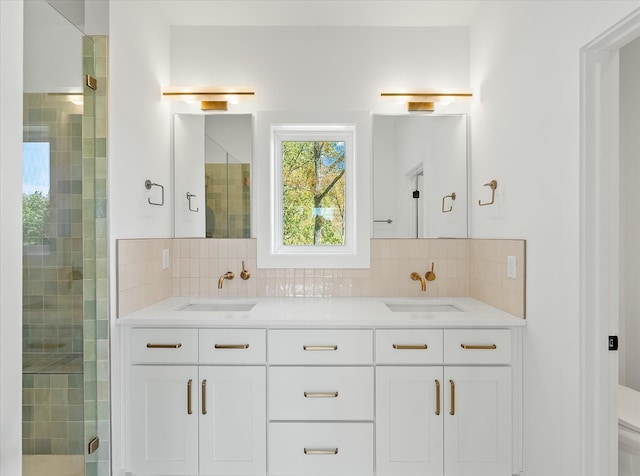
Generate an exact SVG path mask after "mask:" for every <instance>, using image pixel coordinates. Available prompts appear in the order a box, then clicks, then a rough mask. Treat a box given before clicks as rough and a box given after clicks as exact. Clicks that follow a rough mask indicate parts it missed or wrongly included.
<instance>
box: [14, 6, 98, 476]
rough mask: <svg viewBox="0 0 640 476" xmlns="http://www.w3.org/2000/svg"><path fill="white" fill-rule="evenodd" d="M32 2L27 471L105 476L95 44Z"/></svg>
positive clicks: (26, 151)
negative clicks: (100, 424) (92, 84)
mask: <svg viewBox="0 0 640 476" xmlns="http://www.w3.org/2000/svg"><path fill="white" fill-rule="evenodd" d="M24 7H25V15H24V18H25V29H24V31H25V43H24V114H23V117H24V128H23V250H22V252H23V313H22V319H23V388H22V394H23V406H22V409H23V440H22V447H23V476H36V475H43V474H46V475H48V476H58V475H60V476H62V475H64V476H81V475H85V474H86V475H87V476H89V475H92V474H95V475H97V474H98V473H97V464H93V461H94V460H95V456H93V455H88V445H89V442H90V441H91V440H92V439H93V437H94V436H95V434H96V432H97V423H96V421H97V385H96V341H95V339H96V323H95V319H96V274H95V272H96V266H95V252H96V246H95V241H96V240H95V232H94V230H92V229H91V227H90V226H87V224H88V223H91V220H92V219H93V223H94V222H95V199H94V195H95V190H94V189H95V180H94V179H93V178H94V176H95V170H91V167H88V166H87V164H88V163H94V162H95V137H94V134H95V127H94V124H93V122H94V121H95V119H94V118H95V114H94V111H95V94H94V92H93V90H91V89H90V88H87V87H86V86H85V83H86V81H85V76H86V74H87V73H86V71H87V70H91V69H93V67H94V66H93V63H92V61H91V57H88V58H87V57H86V56H88V55H85V53H86V52H87V51H90V52H91V53H92V54H93V49H94V45H93V40H92V39H91V38H89V37H85V36H84V35H83V34H82V32H81V31H79V30H78V29H77V28H76V27H75V26H74V25H72V24H71V23H69V22H68V21H67V20H66V19H65V18H64V17H62V16H61V15H60V14H59V13H58V12H57V11H55V10H54V9H53V8H52V7H51V6H50V5H49V4H48V3H47V2H45V1H42V0H32V1H29V2H25V5H24ZM91 56H92V55H91ZM93 168H94V169H95V167H93ZM88 169H89V170H88ZM92 214H93V218H92V216H91V215H92ZM92 257H93V258H92Z"/></svg>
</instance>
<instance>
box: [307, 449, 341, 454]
mask: <svg viewBox="0 0 640 476" xmlns="http://www.w3.org/2000/svg"><path fill="white" fill-rule="evenodd" d="M304 454H306V455H337V454H338V448H332V449H326V450H324V449H310V448H305V449H304Z"/></svg>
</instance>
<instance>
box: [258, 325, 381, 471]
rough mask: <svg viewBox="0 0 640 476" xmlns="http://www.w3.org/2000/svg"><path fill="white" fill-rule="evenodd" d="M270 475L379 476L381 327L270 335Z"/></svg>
mask: <svg viewBox="0 0 640 476" xmlns="http://www.w3.org/2000/svg"><path fill="white" fill-rule="evenodd" d="M268 340H269V345H268V360H269V411H268V414H269V451H268V454H269V471H268V474H269V475H270V476H327V475H331V476H372V475H373V474H374V469H373V468H374V447H373V446H374V445H373V441H374V438H373V418H374V414H373V408H374V403H373V401H374V384H373V373H374V371H373V331H372V330H371V329H356V330H350V329H305V330H295V329H275V330H270V331H269V334H268Z"/></svg>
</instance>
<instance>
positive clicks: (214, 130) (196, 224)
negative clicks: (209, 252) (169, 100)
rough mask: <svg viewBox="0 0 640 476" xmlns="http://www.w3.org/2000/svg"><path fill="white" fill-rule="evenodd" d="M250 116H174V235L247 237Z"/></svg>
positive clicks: (185, 236) (249, 197) (249, 215)
mask: <svg viewBox="0 0 640 476" xmlns="http://www.w3.org/2000/svg"><path fill="white" fill-rule="evenodd" d="M252 124H253V120H252V116H251V115H250V114H241V115H227V114H209V115H201V114H199V115H195V114H176V115H175V116H174V192H175V193H174V207H173V208H174V236H175V237H176V238H203V237H206V238H249V237H250V235H251V220H250V217H251V163H252V155H253V126H252Z"/></svg>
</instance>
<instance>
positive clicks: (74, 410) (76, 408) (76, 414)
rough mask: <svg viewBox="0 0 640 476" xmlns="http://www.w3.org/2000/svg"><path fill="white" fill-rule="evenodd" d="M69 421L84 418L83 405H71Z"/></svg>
mask: <svg viewBox="0 0 640 476" xmlns="http://www.w3.org/2000/svg"><path fill="white" fill-rule="evenodd" d="M68 409H69V421H82V420H84V408H83V406H82V405H69V407H68Z"/></svg>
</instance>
